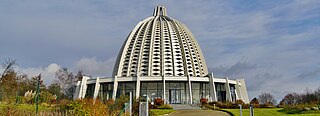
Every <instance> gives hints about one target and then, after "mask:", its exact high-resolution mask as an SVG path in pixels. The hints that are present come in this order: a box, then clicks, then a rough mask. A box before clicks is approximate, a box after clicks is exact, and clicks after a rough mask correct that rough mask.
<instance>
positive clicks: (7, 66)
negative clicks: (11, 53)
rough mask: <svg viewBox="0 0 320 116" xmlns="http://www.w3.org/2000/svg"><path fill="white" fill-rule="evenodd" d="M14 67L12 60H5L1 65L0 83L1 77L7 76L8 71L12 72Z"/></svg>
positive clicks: (14, 62)
mask: <svg viewBox="0 0 320 116" xmlns="http://www.w3.org/2000/svg"><path fill="white" fill-rule="evenodd" d="M14 65H16V60H12V59H10V58H8V59H6V60H5V62H4V63H2V68H3V69H4V70H3V72H2V74H1V77H0V82H1V81H2V77H3V76H4V75H6V74H7V72H8V71H10V70H13V69H12V68H13V66H14Z"/></svg>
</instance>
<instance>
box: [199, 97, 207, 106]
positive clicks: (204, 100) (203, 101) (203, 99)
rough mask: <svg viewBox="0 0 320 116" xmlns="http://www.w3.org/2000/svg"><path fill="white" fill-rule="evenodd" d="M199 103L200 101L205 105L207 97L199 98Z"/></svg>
mask: <svg viewBox="0 0 320 116" xmlns="http://www.w3.org/2000/svg"><path fill="white" fill-rule="evenodd" d="M200 103H201V105H206V104H208V99H207V98H201V99H200Z"/></svg>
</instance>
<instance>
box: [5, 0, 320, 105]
mask: <svg viewBox="0 0 320 116" xmlns="http://www.w3.org/2000/svg"><path fill="white" fill-rule="evenodd" d="M157 5H163V6H165V7H166V8H167V12H168V15H169V16H170V17H172V18H174V19H177V20H179V21H181V22H183V23H185V24H186V25H187V26H188V27H189V29H190V30H191V31H192V33H193V34H194V36H195V37H196V39H197V40H198V42H199V43H200V45H201V48H202V51H203V53H204V56H205V58H206V61H207V65H208V67H209V70H210V71H211V72H214V73H215V74H216V75H217V76H219V77H225V76H228V77H229V78H232V79H237V78H245V79H246V83H247V87H248V91H249V96H250V98H253V97H256V96H257V95H259V94H260V93H261V92H270V93H272V94H274V95H275V96H276V97H277V99H280V98H281V97H282V96H283V95H284V94H285V93H287V92H303V91H305V90H306V89H307V88H308V89H311V90H312V89H315V88H318V87H320V84H319V83H320V60H319V59H320V54H319V53H320V40H319V39H320V38H319V37H320V1H319V0H246V1H244V0H230V1H229V0H198V1H196V2H195V1H192V0H167V1H156V0H149V1H141V0H130V1H119V0H68V1H67V0H14V1H13V0H1V1H0V61H1V62H4V60H5V59H6V58H12V59H16V60H17V63H18V66H16V68H17V70H18V71H19V72H20V73H26V74H29V75H36V74H38V73H42V74H43V75H44V79H45V82H46V83H50V82H51V81H52V80H53V79H54V72H55V71H56V70H57V69H58V68H60V67H67V68H69V69H71V70H73V71H77V70H83V71H84V73H85V74H87V75H92V76H110V75H111V72H112V68H113V64H114V61H115V57H116V56H117V54H118V51H119V48H120V46H121V45H122V43H123V42H124V41H125V39H126V37H127V35H128V34H129V32H130V31H131V29H133V27H134V26H135V25H136V24H137V23H138V22H139V21H141V20H143V19H145V18H146V17H149V16H151V15H152V12H153V8H154V7H155V6H157Z"/></svg>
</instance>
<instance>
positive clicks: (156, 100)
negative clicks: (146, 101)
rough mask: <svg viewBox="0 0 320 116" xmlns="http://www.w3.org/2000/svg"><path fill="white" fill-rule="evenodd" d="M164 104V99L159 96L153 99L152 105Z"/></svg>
mask: <svg viewBox="0 0 320 116" xmlns="http://www.w3.org/2000/svg"><path fill="white" fill-rule="evenodd" d="M163 104H164V101H163V100H162V99H161V98H156V99H154V105H156V106H161V105H163Z"/></svg>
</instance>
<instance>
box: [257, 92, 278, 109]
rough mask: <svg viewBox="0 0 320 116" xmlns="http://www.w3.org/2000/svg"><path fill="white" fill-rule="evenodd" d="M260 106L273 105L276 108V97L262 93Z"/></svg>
mask: <svg viewBox="0 0 320 116" xmlns="http://www.w3.org/2000/svg"><path fill="white" fill-rule="evenodd" d="M258 100H259V102H260V104H262V105H272V106H274V105H275V104H276V100H275V99H274V96H273V95H272V94H270V93H261V94H260V95H259V98H258Z"/></svg>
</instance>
